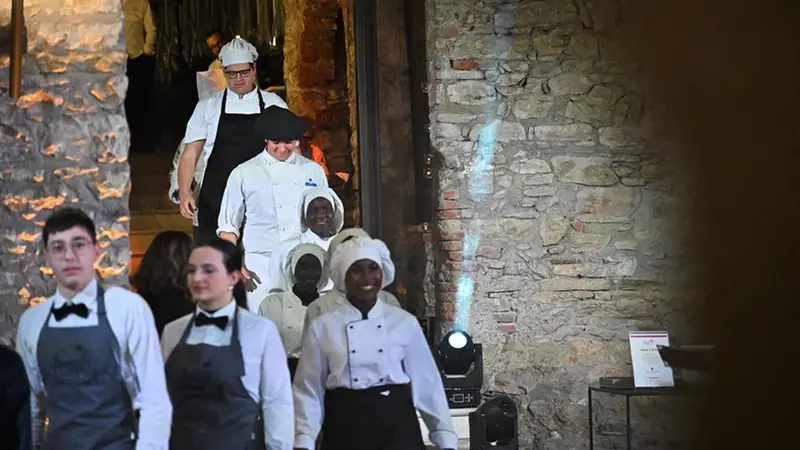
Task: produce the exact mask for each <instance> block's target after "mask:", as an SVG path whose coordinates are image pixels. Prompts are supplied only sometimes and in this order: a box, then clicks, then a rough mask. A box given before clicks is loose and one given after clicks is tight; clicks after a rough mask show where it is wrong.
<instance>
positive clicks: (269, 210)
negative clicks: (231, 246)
mask: <svg viewBox="0 0 800 450" xmlns="http://www.w3.org/2000/svg"><path fill="white" fill-rule="evenodd" d="M316 186H325V187H327V186H328V179H327V178H326V177H325V172H324V171H323V170H322V167H320V165H319V164H317V163H315V162H314V161H312V160H310V159H307V158H304V157H303V156H300V155H297V154H292V155H291V156H290V157H289V159H287V160H286V161H284V162H281V161H278V160H277V159H275V158H274V157H272V156H270V155H269V153H267V152H266V151H263V152H261V153H259V154H258V155H257V156H256V157H254V158H252V159H250V160H248V161H246V162H244V163H242V164H240V165H239V166H238V167H236V168H235V169H233V171H232V172H231V174H230V176H229V177H228V183H227V185H226V187H225V193H224V194H223V196H222V204H221V207H220V214H219V221H218V225H219V228H218V229H217V234H220V233H233V234H235V235H237V236H238V235H239V227H240V226H241V225H242V222H244V237H243V239H242V244H243V246H244V251H245V252H246V253H259V254H263V255H270V254H272V252H273V251H274V250H276V249H277V247H278V245H279V244H281V243H283V242H288V241H292V240H296V239H297V238H299V237H300V219H299V218H298V216H297V211H298V209H299V208H300V202H301V201H302V198H303V191H304V190H305V189H308V188H311V187H316ZM248 269H251V268H250V267H248ZM251 270H252V269H251ZM259 276H266V274H262V273H259Z"/></svg>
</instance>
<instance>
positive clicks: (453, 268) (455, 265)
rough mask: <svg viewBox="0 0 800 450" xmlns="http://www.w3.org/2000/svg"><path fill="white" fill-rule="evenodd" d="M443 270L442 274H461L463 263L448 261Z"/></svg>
mask: <svg viewBox="0 0 800 450" xmlns="http://www.w3.org/2000/svg"><path fill="white" fill-rule="evenodd" d="M441 270H442V272H450V273H453V272H456V273H460V272H461V263H460V262H458V261H446V262H444V263H442V269H441Z"/></svg>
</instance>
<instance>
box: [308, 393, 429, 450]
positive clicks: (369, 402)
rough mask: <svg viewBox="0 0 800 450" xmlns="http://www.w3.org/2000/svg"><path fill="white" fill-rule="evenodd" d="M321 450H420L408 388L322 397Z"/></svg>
mask: <svg viewBox="0 0 800 450" xmlns="http://www.w3.org/2000/svg"><path fill="white" fill-rule="evenodd" d="M322 449H323V450H424V449H425V443H424V441H423V440H422V431H421V430H420V426H419V420H417V410H416V408H414V401H413V399H412V397H411V386H410V385H407V384H406V385H387V386H379V387H373V388H369V389H363V390H351V389H343V388H339V389H333V390H329V391H327V392H326V393H325V418H324V420H323V423H322Z"/></svg>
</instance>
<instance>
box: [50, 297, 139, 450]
mask: <svg viewBox="0 0 800 450" xmlns="http://www.w3.org/2000/svg"><path fill="white" fill-rule="evenodd" d="M52 314H53V310H52V308H51V309H50V312H49V313H48V314H47V318H46V319H45V322H44V327H43V328H42V331H41V334H40V335H39V343H38V346H37V351H36V353H37V361H38V363H39V370H40V371H41V374H42V381H43V382H44V389H45V392H47V415H48V420H49V422H48V425H47V429H46V432H45V435H44V442H43V444H42V449H43V450H61V449H63V450H95V449H103V450H133V449H134V447H135V446H136V441H135V440H134V438H135V434H134V433H135V431H136V417H135V414H134V410H133V406H132V401H131V397H130V394H129V392H128V387H127V385H126V384H125V381H124V380H123V378H122V370H121V366H120V363H119V361H121V355H120V348H119V341H117V336H116V335H115V334H114V331H113V330H112V329H111V325H110V324H109V323H108V316H107V315H106V302H105V295H104V291H103V287H102V286H100V284H99V283H98V285H97V325H95V326H89V327H76V328H54V327H51V326H50V325H49V324H50V316H52Z"/></svg>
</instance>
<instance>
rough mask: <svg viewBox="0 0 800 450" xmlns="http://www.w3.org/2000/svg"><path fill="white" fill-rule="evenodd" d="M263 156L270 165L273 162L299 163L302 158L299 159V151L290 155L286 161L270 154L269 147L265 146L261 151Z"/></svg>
mask: <svg viewBox="0 0 800 450" xmlns="http://www.w3.org/2000/svg"><path fill="white" fill-rule="evenodd" d="M261 157H262V160H263V161H264V162H266V163H267V165H268V166H271V165H273V164H297V163H298V162H299V161H300V160H299V159H298V155H297V153H292V154H291V155H289V158H288V159H287V160H286V161H278V160H277V159H276V158H275V157H274V156H272V155H270V154H269V152H267V148H266V147H264V151H263V152H261Z"/></svg>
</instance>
